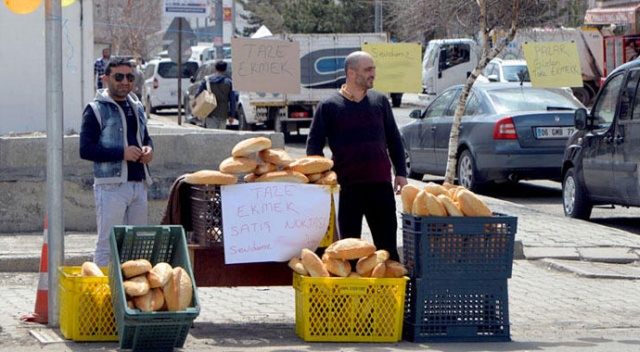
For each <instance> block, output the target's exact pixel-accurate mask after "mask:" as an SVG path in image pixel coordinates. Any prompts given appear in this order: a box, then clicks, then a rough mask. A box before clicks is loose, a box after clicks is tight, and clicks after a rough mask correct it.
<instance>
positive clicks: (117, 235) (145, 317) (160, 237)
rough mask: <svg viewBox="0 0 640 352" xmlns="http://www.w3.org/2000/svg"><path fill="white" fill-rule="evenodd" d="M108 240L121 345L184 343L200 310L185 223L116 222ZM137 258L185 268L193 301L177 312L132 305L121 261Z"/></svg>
mask: <svg viewBox="0 0 640 352" xmlns="http://www.w3.org/2000/svg"><path fill="white" fill-rule="evenodd" d="M109 240H110V247H111V260H110V261H109V286H110V288H111V299H112V301H113V310H114V315H115V318H116V325H117V327H118V338H119V341H120V348H121V349H133V350H134V351H154V352H155V351H173V349H174V347H182V346H183V345H184V342H185V340H186V339H187V336H188V334H189V330H190V329H191V326H192V325H193V321H194V320H195V318H196V317H197V316H198V315H199V314H200V303H199V300H198V290H197V287H196V281H195V279H194V277H193V271H192V270H191V261H190V258H189V251H188V248H187V241H186V238H185V234H184V229H183V228H182V226H114V227H113V229H112V230H111V236H110V238H109ZM134 259H147V260H148V261H149V262H151V264H152V265H156V264H157V263H159V262H167V263H169V264H171V266H172V267H176V266H181V267H182V268H183V269H185V270H186V271H187V273H188V274H189V276H190V277H191V282H192V283H193V299H192V301H191V305H190V306H189V307H187V309H185V310H181V311H176V312H168V311H156V312H141V311H139V310H137V309H131V308H129V307H128V306H127V303H126V295H125V292H124V287H123V285H122V282H123V279H122V272H121V269H120V265H121V264H122V263H124V262H126V261H127V260H134Z"/></svg>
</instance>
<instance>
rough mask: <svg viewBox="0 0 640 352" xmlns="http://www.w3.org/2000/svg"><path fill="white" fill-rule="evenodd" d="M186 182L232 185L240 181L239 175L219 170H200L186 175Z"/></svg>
mask: <svg viewBox="0 0 640 352" xmlns="http://www.w3.org/2000/svg"><path fill="white" fill-rule="evenodd" d="M184 182H186V183H189V184H192V185H232V184H235V183H236V182H238V177H236V176H235V175H231V174H227V173H224V172H220V171H218V170H200V171H196V172H194V173H191V174H187V175H185V177H184Z"/></svg>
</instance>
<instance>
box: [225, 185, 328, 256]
mask: <svg viewBox="0 0 640 352" xmlns="http://www.w3.org/2000/svg"><path fill="white" fill-rule="evenodd" d="M332 196H333V195H332V188H331V186H320V185H308V184H296V183H283V182H256V183H247V184H238V185H228V186H222V216H223V220H222V223H223V227H222V231H223V232H222V233H223V234H224V257H225V263H226V264H234V263H257V262H270V261H275V262H284V261H289V259H291V258H292V257H294V256H299V255H300V251H301V250H302V248H309V249H312V250H315V248H317V247H318V244H319V243H320V241H321V240H322V237H323V236H324V234H325V233H326V232H327V228H328V226H329V218H330V214H331V197H332ZM336 204H337V202H336Z"/></svg>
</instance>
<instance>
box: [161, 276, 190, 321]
mask: <svg viewBox="0 0 640 352" xmlns="http://www.w3.org/2000/svg"><path fill="white" fill-rule="evenodd" d="M192 298H193V282H192V281H191V277H190V276H189V273H188V272H187V271H186V270H184V269H183V268H182V267H179V266H177V267H175V268H173V270H172V271H171V278H170V279H169V282H167V285H166V286H165V287H164V300H165V303H166V304H167V310H168V311H170V312H175V311H179V310H184V309H187V308H188V307H189V305H191V300H192Z"/></svg>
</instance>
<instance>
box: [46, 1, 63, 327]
mask: <svg viewBox="0 0 640 352" xmlns="http://www.w3.org/2000/svg"><path fill="white" fill-rule="evenodd" d="M61 18H62V5H61V2H60V1H56V0H46V1H45V41H46V45H45V53H46V55H45V56H46V77H47V79H46V81H47V83H46V88H47V94H46V95H47V102H46V104H47V105H46V107H47V108H46V111H47V112H46V118H47V214H48V217H49V229H48V237H47V241H48V248H49V254H48V257H49V260H48V263H47V264H48V266H47V268H48V280H49V282H48V284H47V285H48V290H49V291H48V292H49V297H48V303H49V311H48V317H49V326H51V327H59V326H60V322H59V312H58V267H59V266H61V265H62V263H63V259H64V212H63V209H62V208H63V205H62V199H63V186H64V183H63V181H64V179H63V175H62V165H63V129H62V126H63V125H62V116H63V111H62V109H63V92H62V21H61Z"/></svg>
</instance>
